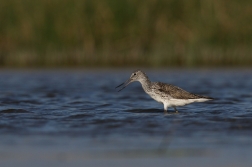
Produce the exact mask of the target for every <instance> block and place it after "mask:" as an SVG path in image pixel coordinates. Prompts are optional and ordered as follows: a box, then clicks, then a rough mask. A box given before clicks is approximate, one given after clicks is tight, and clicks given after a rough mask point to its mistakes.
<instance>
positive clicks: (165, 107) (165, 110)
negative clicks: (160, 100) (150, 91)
mask: <svg viewBox="0 0 252 167" xmlns="http://www.w3.org/2000/svg"><path fill="white" fill-rule="evenodd" d="M167 108H168V106H167V105H166V104H164V112H165V113H167Z"/></svg>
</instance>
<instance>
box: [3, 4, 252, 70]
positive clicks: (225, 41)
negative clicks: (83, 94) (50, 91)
mask: <svg viewBox="0 0 252 167" xmlns="http://www.w3.org/2000/svg"><path fill="white" fill-rule="evenodd" d="M251 46H252V1H251V0H240V1H237V0H229V1H227V0H204V1H203V0H190V1H188V0H145V1H136V0H0V66H1V67H50V66H51V67H54V66H74V67H76V66H79V67H90V66H93V67H101V66H113V67H115V66H148V67H170V66H186V67H195V66H223V65H224V66H249V65H252V55H251V54H252V47H251Z"/></svg>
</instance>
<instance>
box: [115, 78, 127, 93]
mask: <svg viewBox="0 0 252 167" xmlns="http://www.w3.org/2000/svg"><path fill="white" fill-rule="evenodd" d="M130 83H131V79H129V80H127V81H126V82H124V83H122V84H120V85H118V86H117V87H115V88H119V87H121V86H123V87H122V88H121V89H119V90H118V92H120V91H121V90H123V89H124V88H126V86H128V84H130Z"/></svg>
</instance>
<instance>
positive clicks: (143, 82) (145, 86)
mask: <svg viewBox="0 0 252 167" xmlns="http://www.w3.org/2000/svg"><path fill="white" fill-rule="evenodd" d="M139 82H140V83H141V85H142V87H143V89H144V90H145V92H146V91H147V90H149V88H150V86H151V81H150V80H149V79H148V78H144V79H141V80H139Z"/></svg>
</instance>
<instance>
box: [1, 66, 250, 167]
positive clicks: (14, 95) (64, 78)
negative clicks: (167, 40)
mask: <svg viewBox="0 0 252 167" xmlns="http://www.w3.org/2000/svg"><path fill="white" fill-rule="evenodd" d="M131 72H132V70H131V69H124V70H31V71H29V70H2V71H0V136H1V138H0V147H1V149H0V155H2V156H0V163H2V164H3V165H14V166H15V165H16V164H18V165H19V166H22V165H23V166H26V165H34V164H36V166H39V165H38V164H41V166H43V165H48V164H49V165H54V166H62V164H61V163H62V162H66V163H64V164H65V165H73V166H79V165H80V166H82V165H83V164H85V163H88V165H89V166H97V165H99V164H103V166H106V165H107V166H110V163H115V162H114V160H115V159H118V158H119V159H121V160H122V159H123V160H122V162H123V164H124V165H123V166H132V165H135V164H136V163H137V164H139V166H141V165H142V166H148V165H150V166H151V164H152V163H153V162H155V164H159V166H162V165H165V164H166V163H167V162H166V161H167V160H168V159H169V162H170V163H172V164H173V163H174V164H177V162H176V161H177V160H178V161H180V165H182V166H183V163H182V162H185V165H188V166H190V164H191V166H197V164H195V162H199V164H200V165H199V166H202V164H204V163H207V162H208V161H209V162H212V161H213V159H214V161H215V162H216V164H215V166H229V165H230V164H234V163H235V162H237V165H239V166H249V164H250V163H252V162H251V160H250V159H251V158H249V157H251V156H252V140H251V138H252V70H251V69H211V70H206V69H197V70H186V69H185V70H178V69H166V70H165V69H164V70H150V69H147V70H145V72H146V73H147V75H148V76H149V78H150V79H151V80H153V81H161V82H166V83H170V84H174V85H177V86H179V87H181V88H183V89H185V90H187V91H189V92H192V93H196V94H202V95H207V96H211V97H213V98H215V100H213V101H209V102H205V103H194V104H190V105H187V106H183V107H178V111H179V113H174V111H173V109H172V108H169V109H168V113H167V114H165V113H164V112H163V105H162V104H160V103H157V102H156V101H154V100H152V99H151V98H150V97H149V96H148V95H147V94H145V92H144V91H143V90H142V88H141V85H140V83H137V82H136V83H132V84H130V85H129V86H128V87H127V88H125V89H124V90H123V91H121V92H117V91H116V90H115V86H117V85H119V84H120V83H122V82H124V81H126V80H127V79H128V78H129V76H130V74H131ZM227 155H228V156H227ZM191 157H193V158H191ZM228 157H229V158H230V157H231V160H230V161H227V159H229V158H228ZM97 158H98V159H99V160H100V161H101V162H100V161H97ZM132 158H133V159H135V160H136V161H137V162H134V161H132ZM188 158H189V160H188ZM194 159H195V161H194ZM84 160H85V162H84ZM181 160H184V161H181ZM138 161H139V162H138ZM187 161H189V162H191V163H187ZM20 162H22V163H20ZM38 162H40V163H38ZM42 162H43V163H42ZM98 162H100V163H98ZM105 162H107V163H105Z"/></svg>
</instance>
